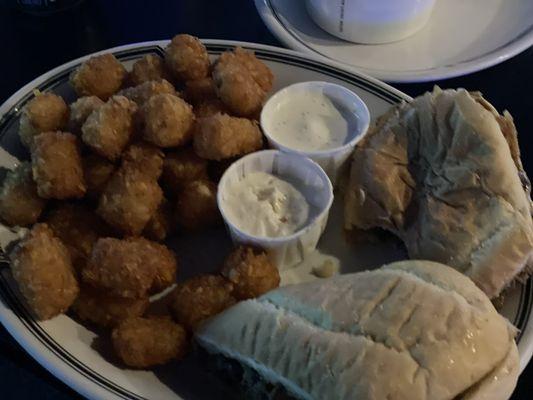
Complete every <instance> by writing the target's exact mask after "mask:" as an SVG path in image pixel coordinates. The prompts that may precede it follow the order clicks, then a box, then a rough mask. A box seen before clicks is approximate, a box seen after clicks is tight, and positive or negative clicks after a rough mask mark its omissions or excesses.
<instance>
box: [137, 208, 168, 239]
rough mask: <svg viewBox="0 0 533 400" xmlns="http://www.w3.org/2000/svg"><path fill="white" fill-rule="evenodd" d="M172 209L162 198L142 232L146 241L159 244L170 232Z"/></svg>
mask: <svg viewBox="0 0 533 400" xmlns="http://www.w3.org/2000/svg"><path fill="white" fill-rule="evenodd" d="M173 219H174V218H173V215H172V207H171V206H170V203H169V202H168V201H167V200H166V199H164V198H163V200H162V201H161V204H160V205H159V207H158V208H157V210H156V212H155V214H154V215H152V218H150V221H148V223H147V224H146V226H145V227H144V230H143V235H144V236H146V237H147V238H148V239H151V240H155V241H158V242H161V241H163V240H165V239H166V237H167V236H168V235H169V234H170V233H171V232H172V227H173Z"/></svg>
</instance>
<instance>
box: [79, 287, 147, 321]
mask: <svg viewBox="0 0 533 400" xmlns="http://www.w3.org/2000/svg"><path fill="white" fill-rule="evenodd" d="M149 304H150V302H149V301H148V297H141V298H138V299H127V298H124V297H118V296H111V295H109V294H107V293H106V292H105V291H102V290H97V289H94V288H92V287H90V286H87V285H82V286H81V288H80V293H79V295H78V297H77V298H76V301H75V302H74V304H72V311H74V313H75V314H76V315H77V316H78V317H79V318H80V319H81V320H83V321H89V322H92V323H93V324H96V325H99V326H102V327H105V328H108V327H113V326H115V325H117V324H118V323H120V322H121V321H123V320H125V319H127V318H132V317H140V316H141V315H143V314H144V312H145V311H146V309H147V308H148V306H149Z"/></svg>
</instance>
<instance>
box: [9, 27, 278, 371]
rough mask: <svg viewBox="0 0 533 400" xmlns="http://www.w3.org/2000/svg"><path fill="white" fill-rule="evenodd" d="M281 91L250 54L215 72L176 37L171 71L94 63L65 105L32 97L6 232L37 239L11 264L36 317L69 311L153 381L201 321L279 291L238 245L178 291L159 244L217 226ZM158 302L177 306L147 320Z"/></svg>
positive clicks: (260, 263)
mask: <svg viewBox="0 0 533 400" xmlns="http://www.w3.org/2000/svg"><path fill="white" fill-rule="evenodd" d="M272 82H273V75H272V72H271V71H270V70H269V68H268V67H267V66H266V65H265V64H263V63H262V62H261V61H259V60H258V59H257V58H256V57H255V55H254V54H253V53H252V52H250V51H247V50H244V49H241V48H236V49H234V50H233V51H228V52H225V53H223V54H222V55H221V56H220V57H219V58H218V59H217V60H216V61H215V62H214V63H211V62H210V60H209V57H208V53H207V51H206V48H205V47H204V45H203V44H202V43H201V42H200V41H199V40H198V39H197V38H195V37H192V36H190V35H177V36H175V37H174V38H173V39H172V41H171V42H170V44H169V45H168V47H167V48H166V51H165V56H164V58H162V57H159V56H158V55H146V56H144V57H143V58H142V59H139V60H138V61H136V62H135V64H134V65H133V67H132V69H131V71H127V70H126V69H125V67H124V66H123V65H122V64H121V63H120V62H119V61H118V60H117V59H116V58H115V57H114V56H113V55H112V54H102V55H98V56H95V57H92V58H90V59H88V60H87V61H85V62H84V63H83V64H81V65H80V66H79V67H78V68H77V69H76V70H75V71H74V72H72V74H71V76H70V84H71V85H72V87H73V89H74V91H75V92H76V94H77V95H78V98H77V100H76V101H74V102H73V103H72V104H70V105H67V104H66V103H65V101H64V100H63V99H62V98H61V97H60V96H58V95H56V94H54V93H51V92H46V93H36V95H35V97H34V98H33V99H32V100H30V101H29V102H28V103H27V105H26V106H25V108H24V109H23V110H22V112H21V115H20V127H19V134H20V140H21V142H22V144H23V145H24V146H26V147H27V148H28V150H29V152H30V155H31V161H28V162H21V163H20V164H19V165H18V166H17V167H16V168H15V169H14V170H12V171H10V172H8V174H7V176H6V178H5V180H4V182H3V184H2V188H1V191H0V218H1V220H2V223H3V224H5V225H9V226H24V227H28V228H30V230H29V232H28V233H27V234H26V235H25V236H24V237H23V238H22V239H21V240H20V242H19V243H18V244H17V245H16V246H15V248H14V249H13V251H12V252H11V254H10V258H11V271H12V275H13V277H14V279H15V281H16V282H17V284H18V287H19V290H20V292H21V294H22V296H23V297H24V299H25V300H26V303H27V305H28V307H29V308H30V309H31V310H32V312H33V313H34V315H35V316H36V317H37V318H38V319H40V320H45V319H49V318H52V317H55V316H57V315H58V314H61V313H65V312H69V314H70V315H72V316H73V317H75V318H76V319H78V320H79V321H83V322H84V323H86V324H88V326H89V327H99V328H101V329H100V331H101V332H102V334H103V335H107V336H108V337H110V340H111V341H112V344H113V348H114V349H115V352H116V354H117V355H118V357H119V358H120V360H121V362H122V363H123V364H125V365H127V366H129V367H135V368H147V367H150V366H153V365H157V364H163V363H166V362H168V361H170V360H174V359H179V358H181V357H183V356H184V355H185V354H186V353H187V352H188V349H189V343H190V338H191V333H193V332H194V330H195V328H196V327H197V326H198V324H200V323H201V322H202V321H203V320H205V319H206V318H209V317H211V316H213V315H214V314H216V313H219V312H221V311H222V310H224V309H225V308H227V307H229V306H231V305H232V304H234V303H235V302H237V301H239V300H243V299H247V298H252V297H256V296H259V295H261V294H263V293H265V292H267V291H269V290H271V289H273V288H275V287H277V286H278V285H279V280H280V278H279V274H278V270H277V268H276V266H275V265H273V264H272V263H271V261H269V259H268V257H267V255H266V253H265V252H264V251H262V250H261V249H257V248H252V247H248V246H240V247H238V248H236V249H234V250H233V252H232V253H231V254H229V255H228V256H227V258H226V260H225V262H224V264H223V265H222V266H221V268H220V271H218V272H217V273H213V274H209V275H200V276H195V277H193V278H191V279H189V280H186V281H181V280H180V279H179V272H178V266H179V254H175V253H174V252H173V251H172V250H171V249H169V248H168V247H167V246H166V245H165V244H164V243H165V239H166V238H167V237H168V236H169V235H175V236H177V237H179V236H180V235H187V234H188V232H191V231H199V230H202V229H206V228H210V227H213V226H215V225H218V224H221V218H220V215H219V211H218V208H217V204H216V191H217V180H218V179H219V178H220V176H221V175H222V173H223V172H224V170H225V169H226V168H227V167H228V166H229V165H230V164H231V162H233V161H234V160H235V159H237V158H238V157H240V156H242V155H244V154H246V153H250V152H253V151H256V150H259V149H261V148H262V147H263V137H262V133H261V131H260V129H259V126H258V123H257V118H258V115H259V113H260V110H261V107H262V104H263V102H264V100H265V97H266V95H267V93H268V92H269V91H270V90H271V88H272ZM176 282H177V285H176V287H175V288H173V289H172V290H170V289H168V288H169V287H171V286H172V285H174V284H176ZM167 289H168V290H167ZM161 292H164V293H163V295H164V296H165V297H164V298H163V302H164V303H165V304H168V307H167V308H166V309H165V311H164V312H158V313H157V314H155V313H153V314H152V313H151V312H150V311H149V305H150V300H149V298H150V296H152V295H154V294H159V293H161ZM159 301H161V300H159Z"/></svg>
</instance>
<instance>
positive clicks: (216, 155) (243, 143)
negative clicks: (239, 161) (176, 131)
mask: <svg viewBox="0 0 533 400" xmlns="http://www.w3.org/2000/svg"><path fill="white" fill-rule="evenodd" d="M193 144H194V150H195V151H196V154H198V155H199V156H200V157H202V158H206V159H208V160H222V159H224V158H231V157H235V156H240V155H244V154H247V153H251V152H253V151H256V150H259V149H260V148H261V147H262V146H263V137H262V134H261V130H260V129H259V126H258V125H257V123H256V122H254V121H251V120H249V119H246V118H237V117H230V116H229V115H226V114H215V115H213V116H211V117H205V118H200V119H199V120H198V122H197V123H196V130H195V133H194V143H193Z"/></svg>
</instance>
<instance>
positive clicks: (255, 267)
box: [221, 246, 280, 300]
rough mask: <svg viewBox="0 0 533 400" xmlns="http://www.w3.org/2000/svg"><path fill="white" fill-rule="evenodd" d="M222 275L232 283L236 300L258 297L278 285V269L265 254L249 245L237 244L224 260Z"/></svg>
mask: <svg viewBox="0 0 533 400" xmlns="http://www.w3.org/2000/svg"><path fill="white" fill-rule="evenodd" d="M221 273H222V276H224V277H225V278H226V279H228V280H229V281H230V282H231V283H233V295H234V296H235V297H236V298H237V299H238V300H245V299H250V298H254V297H259V296H261V295H262V294H264V293H266V292H268V291H269V290H272V289H274V288H277V287H278V286H279V282H280V277H279V271H278V269H277V268H276V266H275V265H274V263H272V261H270V260H269V258H268V256H267V254H266V253H265V252H264V251H262V250H260V249H256V248H253V247H250V246H239V247H238V248H237V249H235V250H234V251H232V252H231V253H230V255H229V256H228V257H227V258H226V260H225V261H224V266H223V267H222V270H221Z"/></svg>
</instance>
